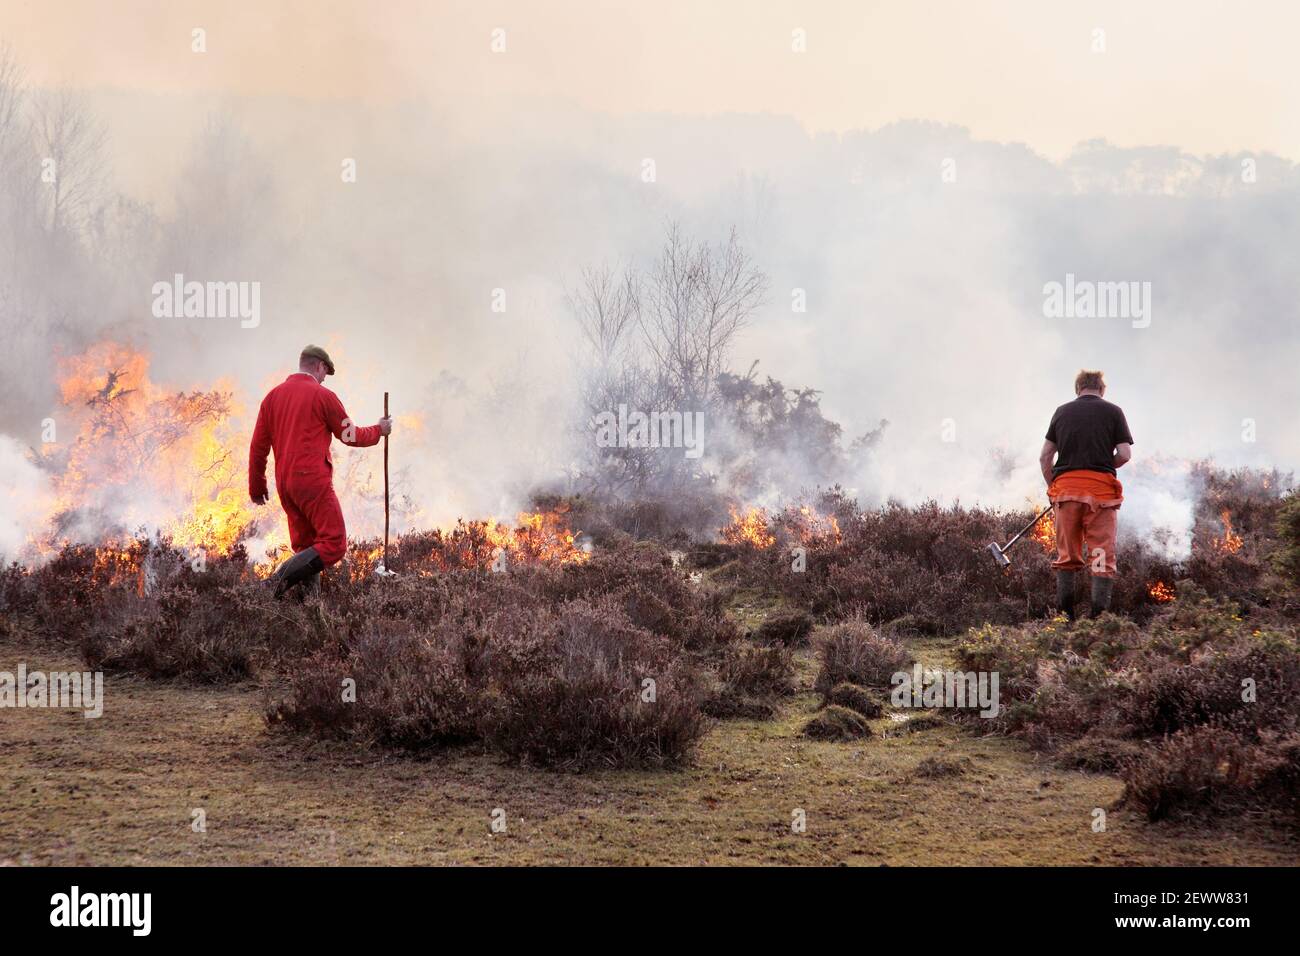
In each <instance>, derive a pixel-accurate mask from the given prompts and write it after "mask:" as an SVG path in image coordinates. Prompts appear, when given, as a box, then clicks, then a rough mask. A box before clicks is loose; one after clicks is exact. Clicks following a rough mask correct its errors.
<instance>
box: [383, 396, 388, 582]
mask: <svg viewBox="0 0 1300 956" xmlns="http://www.w3.org/2000/svg"><path fill="white" fill-rule="evenodd" d="M384 417H385V418H387V417H388V393H387V392H384ZM384 567H385V568H387V567H388V436H387V435H385V436H384Z"/></svg>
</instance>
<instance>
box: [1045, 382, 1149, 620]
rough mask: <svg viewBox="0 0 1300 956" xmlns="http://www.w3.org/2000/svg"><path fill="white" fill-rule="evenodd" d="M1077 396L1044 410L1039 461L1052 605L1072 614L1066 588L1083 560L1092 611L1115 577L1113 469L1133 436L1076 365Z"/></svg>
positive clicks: (1116, 490)
mask: <svg viewBox="0 0 1300 956" xmlns="http://www.w3.org/2000/svg"><path fill="white" fill-rule="evenodd" d="M1074 393H1075V395H1076V396H1078V397H1077V398H1075V400H1074V401H1072V402H1067V403H1066V404H1064V405H1062V406H1061V407H1060V408H1058V409H1057V410H1056V413H1055V414H1053V415H1052V421H1051V423H1050V424H1049V425H1048V426H1047V436H1046V440H1045V441H1044V442H1043V451H1042V453H1041V454H1040V455H1039V465H1040V466H1041V468H1042V471H1043V480H1044V481H1046V482H1047V486H1048V487H1047V497H1048V499H1049V500H1050V501H1051V502H1052V504H1053V506H1054V518H1055V523H1056V551H1057V556H1056V560H1054V561H1053V562H1052V567H1053V568H1055V569H1056V598H1057V603H1058V604H1059V605H1060V608H1061V610H1063V611H1064V612H1065V613H1066V614H1067V615H1068V616H1069V618H1070V619H1071V620H1074V616H1075V615H1074V591H1075V584H1076V580H1077V577H1078V573H1079V571H1080V570H1081V569H1082V568H1083V566H1084V564H1085V557H1086V558H1087V559H1088V563H1089V566H1090V568H1091V572H1092V613H1093V616H1094V617H1095V616H1096V615H1098V614H1100V613H1101V612H1102V611H1105V610H1106V609H1107V608H1109V607H1110V598H1111V593H1112V591H1113V590H1114V584H1115V581H1114V576H1115V535H1116V531H1117V530H1118V521H1119V515H1118V512H1119V506H1120V504H1121V503H1122V502H1123V500H1124V488H1123V486H1122V485H1121V484H1120V483H1119V479H1118V478H1117V477H1116V474H1115V473H1116V471H1117V470H1118V469H1119V468H1121V467H1123V466H1124V465H1125V464H1126V463H1127V462H1128V460H1129V459H1130V458H1131V457H1132V455H1133V451H1132V445H1133V436H1132V435H1131V434H1130V433H1129V429H1128V422H1127V420H1125V418H1124V412H1123V410H1122V409H1121V408H1120V407H1119V406H1118V405H1112V404H1111V403H1110V402H1108V401H1106V400H1105V399H1104V398H1103V397H1102V396H1103V395H1105V393H1106V380H1105V377H1104V376H1103V375H1102V373H1101V372H1099V371H1094V370H1089V369H1084V370H1083V371H1081V372H1079V374H1078V375H1077V376H1076V377H1075V380H1074Z"/></svg>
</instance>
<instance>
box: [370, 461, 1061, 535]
mask: <svg viewBox="0 0 1300 956" xmlns="http://www.w3.org/2000/svg"><path fill="white" fill-rule="evenodd" d="M385 454H387V452H385ZM386 470H387V469H385V471H386ZM1051 510H1052V506H1051V505H1048V506H1047V507H1046V508H1044V509H1043V510H1042V511H1040V512H1038V517H1037V518H1035V519H1034V520H1033V521H1031V522H1029V524H1027V525H1025V526H1024V527H1023V528H1021V529H1020V530H1019V531H1017V532H1016V536H1015V537H1014V538H1012V539H1011V540H1010V541H1008V542H1007V543H1006V544H1004V545H1003V546H1002V550H1003V551H1006V550H1007V549H1008V548H1010V547H1011V546H1012V545H1013V544H1015V543H1016V542H1017V541H1019V540H1020V539H1021V538H1023V537H1024V536H1025V535H1026V534H1028V533H1029V529H1030V528H1032V527H1033V526H1034V525H1036V524H1038V522H1040V521H1042V520H1043V515H1045V514H1047V512H1049V511H1051Z"/></svg>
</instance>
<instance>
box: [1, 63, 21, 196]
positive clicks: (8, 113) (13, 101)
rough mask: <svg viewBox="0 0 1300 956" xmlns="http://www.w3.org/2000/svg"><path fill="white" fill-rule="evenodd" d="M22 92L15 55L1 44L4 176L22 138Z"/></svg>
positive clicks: (18, 65) (9, 169)
mask: <svg viewBox="0 0 1300 956" xmlns="http://www.w3.org/2000/svg"><path fill="white" fill-rule="evenodd" d="M25 93H26V91H25V89H24V84H23V69H22V66H21V65H20V64H19V62H18V58H17V57H16V56H15V55H14V51H13V47H11V46H9V44H7V43H4V44H0V169H3V170H4V171H5V173H6V174H10V173H11V170H12V167H11V162H12V160H13V157H14V154H15V152H16V151H17V146H18V144H19V142H20V141H21V139H22V138H23V133H24V131H23V129H22V111H23V100H24V96H25ZM6 178H8V175H6Z"/></svg>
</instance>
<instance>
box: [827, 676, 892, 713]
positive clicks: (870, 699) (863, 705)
mask: <svg viewBox="0 0 1300 956" xmlns="http://www.w3.org/2000/svg"><path fill="white" fill-rule="evenodd" d="M822 703H823V706H825V705H827V704H830V705H834V706H836V707H847V708H848V709H849V710H852V711H856V712H857V713H859V714H861V715H862V716H863V717H867V718H869V719H872V720H874V719H875V718H877V717H881V716H883V715H884V713H885V705H884V704H882V703H881V702H880V699H879V698H878V697H877V696H876V695H875V694H874V693H872V692H871V691H869V690H867V689H866V688H865V687H860V686H859V685H857V684H849V683H847V682H846V683H843V684H836V685H835V686H834V687H832V688H831V689H830V691H829V692H828V693H827V694H826V697H825V698H824V699H823V701H822Z"/></svg>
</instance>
